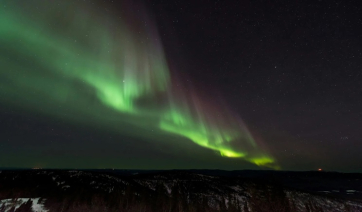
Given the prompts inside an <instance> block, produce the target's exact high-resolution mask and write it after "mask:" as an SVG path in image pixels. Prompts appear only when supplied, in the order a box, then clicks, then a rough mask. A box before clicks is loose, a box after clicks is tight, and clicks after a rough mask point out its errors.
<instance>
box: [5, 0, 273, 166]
mask: <svg viewBox="0 0 362 212" xmlns="http://www.w3.org/2000/svg"><path fill="white" fill-rule="evenodd" d="M14 2H16V3H14ZM29 2H30V1H5V3H4V5H5V6H4V7H2V8H1V9H0V46H1V50H0V94H1V99H0V101H2V103H4V104H11V105H15V106H19V107H25V108H27V109H30V110H35V111H38V112H41V113H44V114H47V115H51V116H54V117H58V118H63V119H67V120H68V121H77V122H92V121H93V122H98V123H103V125H105V126H106V125H107V123H109V120H110V119H111V118H112V117H114V116H113V114H110V113H109V112H104V111H106V110H105V109H104V108H105V107H106V108H112V109H113V110H114V111H117V113H118V114H122V116H120V117H122V118H121V119H122V120H121V121H122V122H124V123H127V124H128V125H129V126H131V127H132V126H133V127H136V128H138V129H145V128H154V129H158V131H159V133H160V134H167V133H168V134H170V133H171V134H174V135H179V136H182V137H185V138H188V139H189V140H191V141H193V142H194V143H196V144H198V145H200V146H202V147H205V148H208V149H211V150H215V151H217V152H219V153H220V154H221V155H222V156H225V157H239V158H243V159H245V160H247V161H250V162H252V163H254V164H256V165H258V166H268V167H273V168H277V165H275V161H274V159H273V158H272V157H271V156H269V155H268V154H267V153H265V151H263V150H262V149H261V148H260V147H258V145H257V143H256V142H255V141H254V140H253V137H252V136H251V134H250V133H249V132H248V130H247V128H246V127H245V126H244V125H243V124H242V122H241V121H239V120H238V119H237V118H235V116H233V115H232V114H230V113H229V112H228V110H227V109H224V108H217V109H216V107H213V108H212V109H210V108H209V107H207V104H205V103H204V101H201V100H200V98H198V96H197V95H196V94H194V92H191V94H190V92H188V93H186V92H183V91H182V90H181V89H179V90H178V89H176V88H174V87H175V86H173V84H174V83H173V81H174V80H171V76H170V73H169V70H168V65H167V63H166V59H165V56H164V53H163V50H162V47H161V44H160V43H161V42H160V40H159V38H158V36H157V33H155V31H156V30H154V28H152V27H150V26H149V24H148V25H147V26H144V25H145V24H143V25H142V24H140V23H143V22H142V20H140V21H139V23H138V24H137V23H135V22H134V21H133V20H132V25H130V24H129V21H127V18H126V17H123V19H120V18H119V17H117V18H116V19H112V18H109V17H106V16H105V15H104V14H101V12H99V11H97V9H96V8H94V7H93V8H92V7H90V6H89V5H91V4H89V3H88V4H85V3H81V2H78V1H73V3H69V2H68V3H65V1H64V2H63V1H51V2H52V3H49V2H48V1H38V0H34V1H31V3H29ZM75 2H77V3H75ZM109 16H111V15H109ZM118 16H119V15H118ZM147 21H148V20H147ZM39 105H41V106H39ZM59 105H61V106H62V108H59ZM57 106H58V108H56V107H57ZM95 111H96V112H95ZM64 114H66V115H64ZM114 130H117V131H118V129H117V128H116V127H114ZM126 131H127V130H123V131H122V130H121V132H120V133H127V132H126ZM130 134H132V133H130ZM133 134H134V135H137V134H139V133H133Z"/></svg>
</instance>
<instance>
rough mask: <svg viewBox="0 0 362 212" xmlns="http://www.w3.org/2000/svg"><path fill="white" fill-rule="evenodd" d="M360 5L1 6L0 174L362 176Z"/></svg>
mask: <svg viewBox="0 0 362 212" xmlns="http://www.w3.org/2000/svg"><path fill="white" fill-rule="evenodd" d="M361 14H362V10H361V7H360V6H358V3H357V1H356V2H354V1H333V0H332V1H321V0H320V1H308V0H307V1H206V0H205V1H201V0H198V1H191V0H190V1H189V0H183V1H170V0H143V1H141V0H138V1H131V0H129V1H125V0H124V1H115V0H114V1H110V0H107V1H97V0H84V1H76V0H75V1H60V0H55V1H41V0H34V1H25V0H24V1H20V0H19V1H10V0H5V1H1V3H0V132H1V133H0V167H5V168H6V167H17V168H24V167H27V168H32V167H42V168H117V169H190V168H197V169H226V170H230V169H277V170H317V169H318V168H322V169H324V170H330V171H347V172H361V171H362V163H361V161H362V154H361V152H362V142H361V138H362V130H361V127H362V15H361Z"/></svg>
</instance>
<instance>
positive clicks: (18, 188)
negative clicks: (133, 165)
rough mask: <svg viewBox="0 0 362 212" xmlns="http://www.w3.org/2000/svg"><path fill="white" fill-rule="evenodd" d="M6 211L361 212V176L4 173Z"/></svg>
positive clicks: (1, 205)
mask: <svg viewBox="0 0 362 212" xmlns="http://www.w3.org/2000/svg"><path fill="white" fill-rule="evenodd" d="M0 211H1V212H3V211H79V212H80V211H97V212H98V211H127V212H131V211H134V212H136V211H137V212H142V211H143V212H148V211H150V212H151V211H156V212H163V211H165V212H166V211H169V212H181V211H250V212H251V211H267V212H273V211H278V212H284V211H291V212H294V211H362V174H346V173H333V172H275V171H219V170H187V171H185V170H173V171H137V170H2V171H0Z"/></svg>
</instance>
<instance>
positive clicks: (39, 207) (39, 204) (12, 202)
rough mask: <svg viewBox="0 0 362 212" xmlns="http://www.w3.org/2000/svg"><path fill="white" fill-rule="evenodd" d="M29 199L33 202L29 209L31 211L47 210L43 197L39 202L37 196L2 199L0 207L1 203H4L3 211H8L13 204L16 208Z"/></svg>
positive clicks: (43, 211)
mask: <svg viewBox="0 0 362 212" xmlns="http://www.w3.org/2000/svg"><path fill="white" fill-rule="evenodd" d="M29 199H30V200H31V201H32V202H33V204H32V206H31V209H32V210H33V212H47V211H48V210H46V209H45V208H44V205H43V204H44V201H45V200H44V199H43V200H42V201H41V202H39V199H40V198H39V197H38V198H17V199H3V200H0V207H2V205H3V204H5V212H8V211H9V210H10V209H11V208H12V207H13V206H15V209H18V208H19V207H20V206H21V205H22V204H24V203H26V202H27V201H28V200H29Z"/></svg>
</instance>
